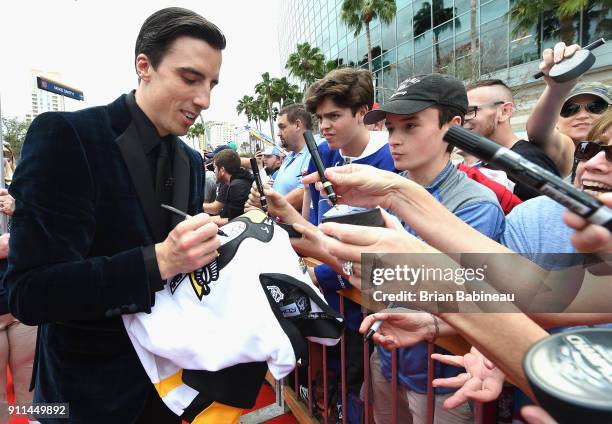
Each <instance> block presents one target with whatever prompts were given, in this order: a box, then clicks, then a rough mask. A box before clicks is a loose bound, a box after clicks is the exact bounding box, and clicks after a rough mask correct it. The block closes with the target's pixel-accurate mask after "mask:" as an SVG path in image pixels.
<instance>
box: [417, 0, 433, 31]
mask: <svg viewBox="0 0 612 424" xmlns="http://www.w3.org/2000/svg"><path fill="white" fill-rule="evenodd" d="M413 6H414V7H415V9H414V22H413V28H414V36H415V37H418V36H419V35H420V34H423V33H424V32H425V31H428V30H430V29H431V1H430V0H427V1H424V2H422V3H421V7H420V9H417V8H416V5H415V4H413Z"/></svg>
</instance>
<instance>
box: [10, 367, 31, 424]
mask: <svg viewBox="0 0 612 424" xmlns="http://www.w3.org/2000/svg"><path fill="white" fill-rule="evenodd" d="M6 398H7V400H8V403H9V404H10V403H14V402H15V393H14V392H13V379H12V378H11V372H10V371H9V370H8V369H7V370H6ZM9 424H28V420H27V419H26V418H13V419H12V420H9Z"/></svg>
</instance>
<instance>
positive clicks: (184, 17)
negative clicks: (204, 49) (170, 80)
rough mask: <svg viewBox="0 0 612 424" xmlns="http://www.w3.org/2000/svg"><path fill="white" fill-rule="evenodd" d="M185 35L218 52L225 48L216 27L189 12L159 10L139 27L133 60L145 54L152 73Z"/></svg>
mask: <svg viewBox="0 0 612 424" xmlns="http://www.w3.org/2000/svg"><path fill="white" fill-rule="evenodd" d="M185 35H186V36H189V37H193V38H197V39H199V40H202V41H206V42H207V43H208V44H210V46H211V47H213V48H215V49H218V50H223V49H224V48H225V36H224V35H223V33H222V32H221V30H220V29H219V28H217V26H216V25H215V24H213V23H212V22H210V21H208V20H206V19H204V18H203V17H202V16H200V15H198V14H197V13H195V12H192V11H191V10H188V9H183V8H182V7H168V8H165V9H161V10H158V11H157V12H155V13H154V14H152V15H151V16H149V17H148V18H147V20H146V21H145V22H144V23H143V24H142V27H141V28H140V32H139V33H138V38H136V48H135V51H134V58H136V57H137V56H138V55H139V54H141V53H142V54H146V55H147V57H148V58H149V61H150V62H151V66H153V68H154V69H155V68H157V65H159V64H160V63H161V61H162V60H163V58H164V56H165V55H166V53H167V52H168V49H169V48H170V46H171V45H172V43H174V40H176V39H177V38H178V37H181V36H185Z"/></svg>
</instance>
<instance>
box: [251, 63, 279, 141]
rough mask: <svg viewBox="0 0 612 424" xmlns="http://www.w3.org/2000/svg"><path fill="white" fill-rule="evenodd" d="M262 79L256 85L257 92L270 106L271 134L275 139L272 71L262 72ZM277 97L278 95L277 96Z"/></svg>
mask: <svg viewBox="0 0 612 424" xmlns="http://www.w3.org/2000/svg"><path fill="white" fill-rule="evenodd" d="M261 79H262V81H261V82H259V83H258V84H257V85H256V86H255V92H256V93H257V94H259V96H260V97H261V98H262V99H263V101H265V102H266V103H267V106H268V118H269V122H270V135H271V136H272V140H274V120H273V119H272V116H273V115H272V102H273V101H274V98H273V96H272V82H273V81H272V78H270V73H268V72H264V73H263V74H261ZM275 97H276V96H275Z"/></svg>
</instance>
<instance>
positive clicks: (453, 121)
mask: <svg viewBox="0 0 612 424" xmlns="http://www.w3.org/2000/svg"><path fill="white" fill-rule="evenodd" d="M453 125H461V116H459V115H457V116H453V119H451V120H450V122H449V123H448V127H449V128H450V127H452V126H453Z"/></svg>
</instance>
